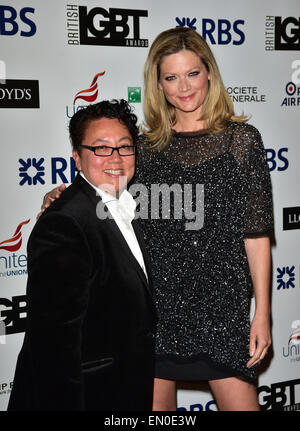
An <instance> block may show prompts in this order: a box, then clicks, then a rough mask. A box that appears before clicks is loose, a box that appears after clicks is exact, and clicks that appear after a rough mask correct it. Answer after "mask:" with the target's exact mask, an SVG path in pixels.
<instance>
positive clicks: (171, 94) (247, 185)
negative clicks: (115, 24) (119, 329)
mask: <svg viewBox="0 0 300 431" xmlns="http://www.w3.org/2000/svg"><path fill="white" fill-rule="evenodd" d="M144 113H145V122H146V124H145V127H144V130H143V135H144V137H143V139H142V143H141V147H142V149H141V151H140V157H139V161H138V164H137V172H136V182H137V183H141V184H143V185H146V187H147V190H148V196H146V195H147V194H146V195H145V196H144V199H145V201H146V199H147V198H148V203H149V219H141V224H142V227H143V229H144V232H145V239H146V244H147V245H148V248H149V252H150V254H151V258H152V265H153V277H154V289H155V290H154V300H155V304H156V307H157V312H158V328H157V338H156V354H157V366H156V379H155V390H154V407H153V408H154V410H175V409H176V383H175V382H176V380H193V381H197V380H207V381H209V385H210V388H211V390H212V392H213V394H214V397H215V400H216V403H217V405H218V408H219V409H220V410H259V404H258V400H257V395H256V366H257V364H258V363H259V362H260V361H261V360H262V359H263V357H264V356H265V355H266V353H267V350H268V347H269V346H270V344H271V335H270V302H269V284H270V240H269V236H270V235H271V234H272V232H273V216H272V197H271V185H270V176H269V170H268V166H267V163H266V160H265V153H264V148H263V144H262V140H261V136H260V134H259V132H258V131H257V130H256V129H255V128H254V127H253V126H251V125H249V124H247V123H246V118H245V117H237V116H235V115H234V112H233V105H232V102H231V99H230V97H229V96H228V94H227V93H226V90H225V88H224V85H223V83H222V79H221V76H220V73H219V71H218V67H217V64H216V62H215V59H214V56H213V54H212V52H211V50H210V48H209V47H208V45H207V43H206V42H205V40H204V39H203V38H202V37H201V36H200V35H199V34H198V33H196V32H195V31H193V30H191V29H187V28H176V29H171V30H167V31H165V32H163V33H161V34H160V35H159V36H158V37H157V38H156V40H155V41H154V42H153V44H152V47H151V48H150V51H149V55H148V58H147V61H146V65H145V96H144ZM153 184H160V185H161V184H166V185H168V186H169V187H172V185H174V184H177V185H180V186H181V189H182V190H183V191H184V190H185V185H187V184H191V185H194V186H196V184H202V185H203V190H204V194H203V196H204V220H203V225H201V226H202V227H201V228H199V229H196V230H193V229H187V224H186V223H187V221H189V222H190V220H187V218H185V217H184V211H183V217H181V218H178V217H177V218H176V217H174V211H173V214H172V210H174V208H172V205H171V206H170V213H169V215H167V216H165V217H162V214H161V211H162V209H161V208H158V209H157V208H152V207H153V201H152V207H151V199H150V198H149V196H150V195H151V185H153ZM152 190H153V189H152ZM195 193H196V192H194V195H193V196H194V198H196V196H195ZM139 200H140V202H141V204H145V203H146V202H143V198H142V197H141V196H140V197H139ZM197 203H198V204H199V205H201V202H200V201H199V202H195V201H194V206H196V205H197ZM202 204H203V202H202ZM158 213H160V214H158ZM150 215H151V217H150ZM189 226H191V225H189ZM252 289H253V292H254V296H255V313H254V317H253V320H252V323H251V325H250V318H249V303H250V299H251V294H252Z"/></svg>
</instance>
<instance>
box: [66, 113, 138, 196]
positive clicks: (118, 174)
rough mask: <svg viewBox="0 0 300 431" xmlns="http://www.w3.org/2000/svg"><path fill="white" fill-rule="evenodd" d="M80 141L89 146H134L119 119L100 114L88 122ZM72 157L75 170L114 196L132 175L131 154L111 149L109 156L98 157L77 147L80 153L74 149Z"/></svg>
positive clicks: (133, 159) (133, 162)
mask: <svg viewBox="0 0 300 431" xmlns="http://www.w3.org/2000/svg"><path fill="white" fill-rule="evenodd" d="M81 144H82V145H88V146H92V147H97V146H105V145H106V146H109V147H120V146H123V145H133V140H132V137H131V135H130V132H129V131H128V128H127V127H126V126H125V125H124V124H123V123H121V122H120V121H119V120H118V119H116V118H113V119H111V118H105V117H102V118H100V119H98V120H92V121H91V122H89V124H88V125H87V128H86V130H85V134H84V138H83V141H82V142H81ZM73 158H74V160H75V162H76V167H77V169H78V170H79V171H82V172H83V174H84V176H85V177H86V179H87V180H88V181H89V182H90V183H92V184H93V185H94V186H96V187H99V188H101V189H102V190H103V191H105V192H107V193H110V194H116V196H117V197H118V195H119V192H120V191H121V190H122V189H123V188H125V187H126V184H127V183H128V182H129V181H130V180H131V179H132V177H133V175H134V169H135V156H134V155H132V156H119V154H118V152H117V151H114V152H113V154H112V155H111V156H108V157H99V156H96V155H95V154H94V153H93V151H90V150H88V149H87V148H80V154H79V153H78V152H77V151H76V150H74V151H73ZM124 180H125V181H124Z"/></svg>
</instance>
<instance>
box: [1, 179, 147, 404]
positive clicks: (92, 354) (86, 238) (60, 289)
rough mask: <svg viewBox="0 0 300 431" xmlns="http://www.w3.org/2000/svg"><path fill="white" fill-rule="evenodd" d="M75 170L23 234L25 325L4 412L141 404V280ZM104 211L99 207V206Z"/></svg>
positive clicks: (144, 353) (144, 379)
mask: <svg viewBox="0 0 300 431" xmlns="http://www.w3.org/2000/svg"><path fill="white" fill-rule="evenodd" d="M97 205H103V203H102V201H101V199H100V197H99V196H97V195H96V192H95V190H94V189H93V188H92V187H91V186H90V185H89V184H88V183H87V182H86V181H85V180H84V179H83V178H82V177H81V176H80V175H77V177H76V178H75V180H74V182H73V184H71V185H70V187H68V188H67V189H66V191H65V192H64V193H63V194H62V196H61V198H60V199H58V200H57V201H55V202H54V203H53V204H52V205H51V206H50V208H48V209H47V210H46V211H45V212H44V214H43V215H42V216H41V217H40V219H39V220H38V222H37V223H36V225H35V227H34V229H33V231H32V233H31V236H30V238H29V241H28V283H27V296H28V309H29V310H28V316H27V322H28V327H27V330H26V333H25V337H24V343H23V346H22V349H21V352H20V354H19V357H18V361H17V367H16V373H15V378H14V383H13V389H12V393H11V397H10V401H9V406H8V410H150V409H151V402H152V384H153V363H154V353H153V350H154V346H153V345H154V336H153V332H154V322H155V314H154V308H153V304H152V299H151V270H150V267H149V261H148V257H147V253H146V252H145V247H144V243H143V239H142V237H141V234H140V232H139V230H138V228H137V226H136V222H135V221H133V226H134V229H135V232H136V235H137V238H138V241H139V243H140V246H141V250H142V252H143V256H144V260H145V265H146V268H147V272H148V277H149V282H148V281H147V279H146V277H145V275H144V272H143V270H142V269H141V267H140V265H139V264H138V262H137V261H136V259H135V257H134V256H133V254H132V253H131V251H130V248H129V247H128V245H127V243H126V241H125V239H124V238H123V236H122V233H121V232H120V230H119V228H118V227H117V225H116V223H115V221H114V220H113V219H109V218H107V219H105V220H100V219H99V218H98V217H97V214H96V207H97ZM102 213H103V211H102Z"/></svg>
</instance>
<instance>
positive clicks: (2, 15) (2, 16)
mask: <svg viewBox="0 0 300 431" xmlns="http://www.w3.org/2000/svg"><path fill="white" fill-rule="evenodd" d="M32 14H34V9H33V8H31V7H24V8H23V9H21V10H20V13H19V18H18V12H17V11H16V9H15V8H13V7H12V6H1V5H0V35H2V36H13V35H15V34H17V33H18V32H19V31H20V35H21V36H24V37H30V36H33V35H35V33H36V25H35V23H34V22H33V21H32V19H30V18H31V16H30V15H32ZM20 21H21V22H20Z"/></svg>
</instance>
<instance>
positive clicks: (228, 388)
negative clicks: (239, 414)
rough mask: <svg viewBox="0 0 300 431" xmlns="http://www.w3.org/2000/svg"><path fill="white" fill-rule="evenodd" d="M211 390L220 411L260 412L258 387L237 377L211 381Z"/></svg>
mask: <svg viewBox="0 0 300 431" xmlns="http://www.w3.org/2000/svg"><path fill="white" fill-rule="evenodd" d="M209 386H210V389H211V391H212V393H213V395H214V398H215V401H216V403H217V406H218V409H219V410H223V411H259V410H260V407H259V404H258V399H257V392H256V387H255V386H254V385H251V384H250V383H248V382H245V381H244V380H241V379H238V378H237V377H229V378H227V379H219V380H210V381H209Z"/></svg>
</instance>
